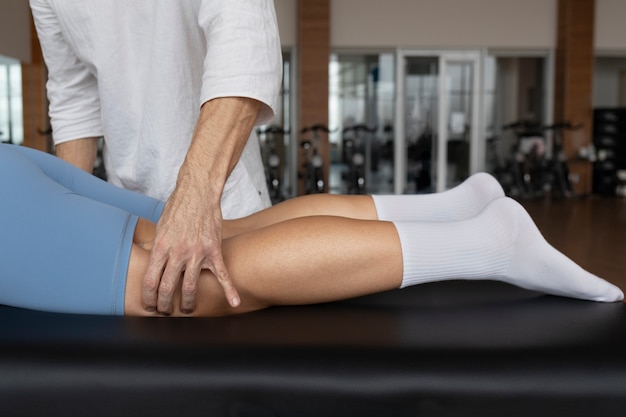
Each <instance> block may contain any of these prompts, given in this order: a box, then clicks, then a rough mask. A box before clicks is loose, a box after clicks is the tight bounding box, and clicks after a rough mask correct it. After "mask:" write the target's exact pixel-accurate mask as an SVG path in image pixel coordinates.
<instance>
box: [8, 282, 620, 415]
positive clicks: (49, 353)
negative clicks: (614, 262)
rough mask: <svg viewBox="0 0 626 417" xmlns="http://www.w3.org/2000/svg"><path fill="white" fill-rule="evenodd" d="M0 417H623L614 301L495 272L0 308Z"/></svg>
mask: <svg viewBox="0 0 626 417" xmlns="http://www.w3.org/2000/svg"><path fill="white" fill-rule="evenodd" d="M0 350H1V353H0V416H2V417H7V416H107V417H112V416H133V417H138V416H150V417H158V416H168V417H169V416H203V417H207V416H218V417H219V416H229V417H230V416H234V417H243V416H245V417H253V416H261V417H269V416H311V417H313V416H342V417H351V416H376V417H389V416H430V417H441V416H455V417H458V416H480V417H490V416H507V417H511V416H513V417H514V416H533V417H537V416H551V417H556V416H566V417H575V416H581V417H582V416H584V417H595V416H611V417H613V416H622V415H625V414H626V309H625V305H624V304H622V303H615V304H600V303H593V302H583V301H577V300H571V299H566V298H559V297H551V296H545V295H540V294H536V293H532V292H529V291H524V290H520V289H517V288H514V287H511V286H507V285H505V284H500V283H495V282H488V281H484V282H471V283H470V282H447V283H437V284H427V285H422V286H418V287H413V288H409V289H405V290H399V291H392V292H388V293H383V294H378V295H376V296H369V297H363V298H359V299H354V300H348V301H344V302H339V303H331V304H324V305H317V306H305V307H284V308H273V309H268V310H265V311H261V312H257V313H252V314H245V315H240V316H236V317H227V318H217V319H215V318H211V319H180V318H157V319H154V318H123V317H99V316H79V315H63V314H49V313H40V312H34V311H25V310H19V309H14V308H8V307H0Z"/></svg>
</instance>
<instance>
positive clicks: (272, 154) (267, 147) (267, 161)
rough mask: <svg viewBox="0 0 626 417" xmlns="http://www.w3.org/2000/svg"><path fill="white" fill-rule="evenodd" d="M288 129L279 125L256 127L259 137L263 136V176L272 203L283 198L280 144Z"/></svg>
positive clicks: (282, 169)
mask: <svg viewBox="0 0 626 417" xmlns="http://www.w3.org/2000/svg"><path fill="white" fill-rule="evenodd" d="M288 133H289V130H288V129H287V130H285V129H283V128H282V127H281V126H277V125H271V126H267V127H265V128H259V129H257V134H258V135H259V137H263V139H264V141H263V142H262V144H263V146H262V154H263V164H264V165H265V178H266V180H267V188H268V191H269V195H270V200H271V201H272V204H276V203H279V202H281V201H284V200H285V195H284V193H283V172H284V168H283V167H284V165H283V158H282V156H281V155H282V154H283V152H282V151H281V150H282V148H283V147H282V146H280V145H281V144H282V143H284V142H283V137H284V135H286V134H288Z"/></svg>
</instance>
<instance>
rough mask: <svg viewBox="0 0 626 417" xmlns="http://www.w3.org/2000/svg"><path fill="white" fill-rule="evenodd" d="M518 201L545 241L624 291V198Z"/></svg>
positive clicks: (625, 288)
mask: <svg viewBox="0 0 626 417" xmlns="http://www.w3.org/2000/svg"><path fill="white" fill-rule="evenodd" d="M520 203H521V204H522V205H523V206H524V207H525V208H526V209H527V210H528V212H529V213H530V215H531V216H532V218H533V219H534V220H535V223H536V224H537V226H538V227H539V229H540V230H541V233H543V235H544V237H545V238H546V239H547V240H548V242H550V243H551V244H552V245H553V246H554V247H556V248H557V249H559V250H560V251H561V252H563V253H564V254H566V255H567V256H569V257H570V258H572V259H573V260H575V261H576V263H578V264H579V265H580V266H582V267H583V268H585V269H587V270H588V271H590V272H592V273H594V274H596V275H598V276H600V277H602V278H605V279H606V280H608V281H610V282H612V283H613V284H615V285H617V286H619V287H620V288H621V289H622V290H623V291H624V292H626V198H619V197H599V196H590V197H582V198H572V199H564V200H550V199H545V200H523V201H520Z"/></svg>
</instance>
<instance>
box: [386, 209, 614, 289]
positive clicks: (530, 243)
mask: <svg viewBox="0 0 626 417" xmlns="http://www.w3.org/2000/svg"><path fill="white" fill-rule="evenodd" d="M394 225H395V226H396V229H397V231H398V235H399V237H400V242H401V246H402V256H403V266H404V277H403V281H402V286H401V287H406V286H410V285H417V284H421V283H425V282H433V281H441V280H450V279H469V280H476V279H492V280H499V281H504V282H508V283H510V284H513V285H517V286H519V287H522V288H527V289H530V290H536V291H541V292H545V293H549V294H554V295H561V296H566V297H573V298H580V299H585V300H594V301H618V300H622V299H623V298H624V295H623V293H622V291H621V290H620V289H619V288H617V287H616V286H614V285H612V284H610V283H608V282H607V281H605V280H603V279H601V278H598V277H596V276H595V275H593V274H591V273H589V272H587V271H585V270H584V269H582V268H581V267H579V266H578V265H577V264H576V263H574V262H573V261H572V260H570V259H569V258H567V257H566V256H565V255H563V254H562V253H560V252H559V251H557V250H556V249H555V248H554V247H552V246H551V245H550V244H549V243H548V242H546V240H545V239H544V238H543V236H542V235H541V233H540V232H539V230H538V229H537V227H536V226H535V224H534V222H533V221H532V219H531V218H530V216H529V215H528V214H527V213H526V211H525V210H524V208H522V206H520V205H519V204H518V203H517V202H515V201H514V200H512V199H509V198H500V199H497V200H495V201H494V202H492V203H491V204H489V206H488V207H487V208H486V209H485V210H483V211H482V212H481V213H480V214H479V215H478V216H476V217H474V218H471V219H468V220H460V221H453V222H430V223H429V222H394Z"/></svg>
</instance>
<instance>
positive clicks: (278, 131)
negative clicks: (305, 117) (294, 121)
mask: <svg viewBox="0 0 626 417" xmlns="http://www.w3.org/2000/svg"><path fill="white" fill-rule="evenodd" d="M289 131H290V130H289V129H283V128H282V127H280V126H278V125H271V126H267V127H265V128H259V129H257V133H259V134H262V133H270V134H275V135H284V134H287V133H289Z"/></svg>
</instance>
